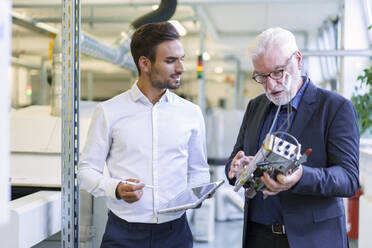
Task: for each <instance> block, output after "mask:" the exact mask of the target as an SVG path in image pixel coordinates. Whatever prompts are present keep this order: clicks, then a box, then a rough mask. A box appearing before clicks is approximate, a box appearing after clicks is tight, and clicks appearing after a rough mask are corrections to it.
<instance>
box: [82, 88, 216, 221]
mask: <svg viewBox="0 0 372 248" xmlns="http://www.w3.org/2000/svg"><path fill="white" fill-rule="evenodd" d="M105 164H106V165H107V170H108V174H109V175H104V174H103V168H104V166H105ZM78 175H79V182H80V187H81V188H82V189H85V190H87V191H88V192H90V193H91V194H93V195H94V196H96V197H105V198H106V202H107V206H108V208H109V209H110V210H111V211H112V212H113V213H114V214H115V215H117V216H119V217H120V218H122V219H125V220H126V221H128V222H142V223H163V222H167V221H171V220H174V219H176V218H179V217H180V216H181V215H182V214H183V213H184V211H180V212H176V213H167V214H157V209H159V207H160V206H161V205H162V204H164V203H166V202H167V201H168V200H170V199H172V198H173V197H175V196H176V195H177V194H178V193H180V192H181V191H182V190H184V189H185V188H186V187H191V186H195V185H199V184H202V183H208V182H209V167H208V164H207V160H206V141H205V125H204V119H203V115H202V113H201V111H200V108H199V107H198V106H197V105H195V104H193V103H191V102H189V101H187V100H184V99H183V98H181V97H179V96H177V95H176V94H174V93H172V92H170V91H169V90H167V91H166V92H165V94H164V95H163V96H162V98H161V99H160V100H159V102H157V103H156V104H155V105H153V104H152V103H151V102H150V101H149V100H148V99H147V97H145V96H144V95H143V94H142V92H141V91H140V90H139V89H138V87H137V83H135V84H134V85H133V87H132V88H131V89H130V90H128V91H126V92H124V93H122V94H120V95H118V96H116V97H114V98H112V99H110V100H108V101H105V102H102V103H100V104H98V105H97V107H96V110H95V112H94V115H93V117H92V121H91V124H90V128H89V131H88V137H87V141H86V144H85V147H84V150H83V153H82V156H81V159H80V163H79V172H78ZM128 178H135V179H138V180H140V181H141V182H142V183H145V184H150V185H153V186H154V188H153V189H152V188H149V187H144V188H143V195H142V198H141V199H140V200H138V201H136V202H134V203H127V202H125V201H124V200H122V199H120V200H118V199H117V198H116V195H115V190H116V187H117V185H118V184H119V182H120V181H122V180H125V179H128Z"/></svg>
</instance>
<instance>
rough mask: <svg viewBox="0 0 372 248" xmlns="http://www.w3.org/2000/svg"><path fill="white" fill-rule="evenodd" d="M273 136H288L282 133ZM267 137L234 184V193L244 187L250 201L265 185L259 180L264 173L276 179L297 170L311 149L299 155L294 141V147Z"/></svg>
mask: <svg viewBox="0 0 372 248" xmlns="http://www.w3.org/2000/svg"><path fill="white" fill-rule="evenodd" d="M274 134H283V135H288V136H289V134H287V133H283V132H276V133H274ZM274 134H272V135H270V136H268V137H267V138H266V139H265V141H264V144H263V145H262V147H261V148H260V150H259V151H258V152H257V154H256V155H255V156H254V158H253V160H252V161H251V162H250V163H249V165H248V166H246V167H245V168H244V169H243V170H242V172H241V173H240V174H239V176H238V178H237V180H236V183H235V188H234V190H235V191H239V189H240V188H241V187H242V186H244V188H246V192H245V194H246V196H247V197H249V198H250V199H252V198H253V197H254V196H255V195H256V193H257V192H258V191H260V190H263V189H264V187H265V184H264V183H263V182H262V180H261V176H262V175H263V172H264V171H268V172H269V173H270V176H271V177H272V178H276V176H277V175H278V173H283V174H287V173H289V172H291V171H294V170H296V169H297V168H298V166H299V165H300V164H301V163H304V162H306V160H307V156H308V155H309V154H310V152H311V149H308V150H307V151H306V152H305V154H303V155H301V144H299V143H298V142H297V141H296V140H295V139H294V137H293V136H289V137H292V138H293V139H294V140H295V141H296V143H297V144H296V145H294V144H292V143H289V142H288V141H286V140H284V139H281V138H279V137H278V136H275V135H274Z"/></svg>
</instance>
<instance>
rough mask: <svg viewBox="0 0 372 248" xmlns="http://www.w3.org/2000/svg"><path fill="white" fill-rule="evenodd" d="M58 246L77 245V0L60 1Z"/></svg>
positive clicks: (78, 30) (78, 76) (78, 69)
mask: <svg viewBox="0 0 372 248" xmlns="http://www.w3.org/2000/svg"><path fill="white" fill-rule="evenodd" d="M62 1H63V2H62V5H63V13H62V136H61V137H62V180H61V181H62V185H61V191H62V192H61V193H62V200H61V202H62V206H61V215H62V220H61V241H62V242H61V246H62V248H70V247H71V248H72V247H74V248H79V246H80V242H79V240H80V232H79V226H80V225H79V224H80V217H79V200H80V199H79V198H80V191H79V185H78V179H77V169H78V168H77V166H78V162H79V101H80V25H81V17H80V10H81V3H80V0H62Z"/></svg>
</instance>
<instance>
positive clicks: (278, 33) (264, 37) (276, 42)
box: [248, 27, 298, 59]
mask: <svg viewBox="0 0 372 248" xmlns="http://www.w3.org/2000/svg"><path fill="white" fill-rule="evenodd" d="M275 46H278V47H280V49H281V50H282V52H283V55H288V56H289V55H290V54H292V53H294V52H295V51H297V50H298V47H297V44H296V39H295V37H294V35H293V34H292V33H291V32H290V31H288V30H286V29H283V28H279V27H276V28H269V29H266V30H265V31H263V32H262V33H261V34H259V35H258V36H257V37H256V39H255V40H254V41H253V42H252V44H251V45H250V47H249V48H248V54H249V55H251V56H252V59H256V58H257V57H258V56H259V55H261V54H262V53H264V52H265V49H267V48H268V47H275Z"/></svg>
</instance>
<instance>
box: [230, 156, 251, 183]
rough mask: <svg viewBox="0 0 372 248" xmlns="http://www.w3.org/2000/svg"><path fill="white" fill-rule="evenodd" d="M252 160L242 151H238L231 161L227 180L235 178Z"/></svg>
mask: <svg viewBox="0 0 372 248" xmlns="http://www.w3.org/2000/svg"><path fill="white" fill-rule="evenodd" d="M252 159H253V156H245V154H244V151H239V152H238V153H237V154H236V155H235V157H234V159H233V160H232V161H231V165H230V171H229V178H230V179H233V178H234V177H237V176H238V175H239V174H240V172H241V171H242V170H243V168H244V167H245V166H247V165H248V164H249V163H250V162H251V161H252Z"/></svg>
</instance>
